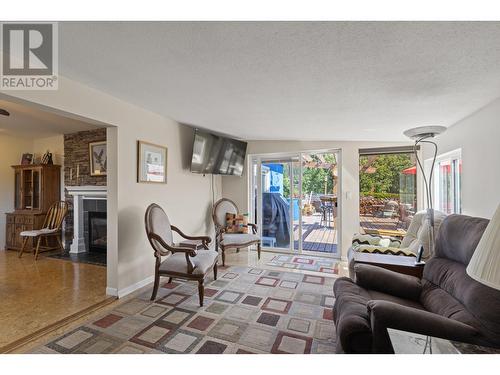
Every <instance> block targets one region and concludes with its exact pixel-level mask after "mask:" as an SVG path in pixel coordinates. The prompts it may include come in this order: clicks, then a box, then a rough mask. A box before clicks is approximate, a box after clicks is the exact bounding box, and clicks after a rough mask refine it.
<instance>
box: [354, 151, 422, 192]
mask: <svg viewBox="0 0 500 375" xmlns="http://www.w3.org/2000/svg"><path fill="white" fill-rule="evenodd" d="M372 159H373V158H372ZM413 165H415V163H414V161H413V160H412V156H411V154H387V155H377V157H376V158H375V159H374V160H370V158H369V157H368V156H360V158H359V167H360V174H359V189H360V191H361V192H362V193H391V194H398V193H399V179H400V174H401V172H402V171H403V170H404V169H406V168H409V167H411V166H413Z"/></svg>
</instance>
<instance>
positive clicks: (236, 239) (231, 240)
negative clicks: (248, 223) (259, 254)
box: [221, 233, 260, 245]
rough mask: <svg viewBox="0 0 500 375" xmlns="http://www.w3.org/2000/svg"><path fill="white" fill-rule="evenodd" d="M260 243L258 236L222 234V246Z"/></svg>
mask: <svg viewBox="0 0 500 375" xmlns="http://www.w3.org/2000/svg"><path fill="white" fill-rule="evenodd" d="M255 241H260V239H259V236H258V235H256V234H253V233H224V236H223V240H222V241H221V244H222V245H229V244H244V243H248V242H255Z"/></svg>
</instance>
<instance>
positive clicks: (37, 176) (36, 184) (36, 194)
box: [32, 169, 42, 210]
mask: <svg viewBox="0 0 500 375" xmlns="http://www.w3.org/2000/svg"><path fill="white" fill-rule="evenodd" d="M41 187H42V185H41V173H40V170H39V169H34V170H33V186H32V191H33V209H34V210H38V209H40V191H41Z"/></svg>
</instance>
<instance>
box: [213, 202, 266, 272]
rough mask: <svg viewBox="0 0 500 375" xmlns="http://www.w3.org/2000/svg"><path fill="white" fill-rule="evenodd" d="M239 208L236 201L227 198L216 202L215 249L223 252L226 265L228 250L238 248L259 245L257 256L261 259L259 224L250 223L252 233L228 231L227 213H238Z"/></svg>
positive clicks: (223, 260)
mask: <svg viewBox="0 0 500 375" xmlns="http://www.w3.org/2000/svg"><path fill="white" fill-rule="evenodd" d="M238 213H239V210H238V206H236V203H234V202H233V201H232V200H230V199H227V198H222V199H220V200H218V201H217V202H216V203H215V204H214V208H213V211H212V218H213V220H214V226H215V249H216V250H217V251H219V249H220V250H221V252H222V265H223V266H225V265H226V250H227V249H236V251H237V252H238V251H239V250H240V248H244V247H249V246H251V245H257V256H258V258H259V259H260V246H261V245H260V237H259V236H258V235H257V225H255V224H252V223H248V227H249V228H252V233H227V231H226V215H227V214H236V215H238Z"/></svg>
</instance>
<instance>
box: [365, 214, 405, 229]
mask: <svg viewBox="0 0 500 375" xmlns="http://www.w3.org/2000/svg"><path fill="white" fill-rule="evenodd" d="M359 224H360V227H361V229H372V230H377V229H378V230H400V229H404V228H403V224H402V223H401V222H400V221H399V220H398V219H397V218H394V219H392V218H389V217H375V216H363V215H361V216H360V217H359Z"/></svg>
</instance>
